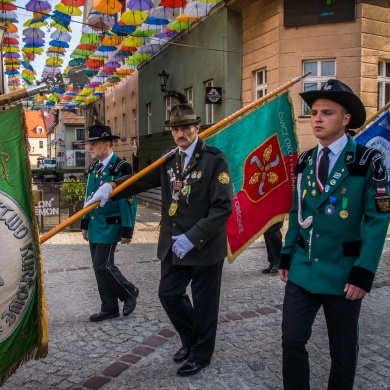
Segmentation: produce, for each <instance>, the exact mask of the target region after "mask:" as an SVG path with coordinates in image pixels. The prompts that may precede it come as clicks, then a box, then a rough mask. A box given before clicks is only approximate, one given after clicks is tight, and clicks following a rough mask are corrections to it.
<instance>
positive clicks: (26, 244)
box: [0, 190, 37, 342]
mask: <svg viewBox="0 0 390 390" xmlns="http://www.w3.org/2000/svg"><path fill="white" fill-rule="evenodd" d="M0 246H1V248H2V249H1V251H0V342H3V341H5V340H6V339H7V338H8V337H9V336H10V335H11V334H12V333H13V332H14V330H15V329H16V328H17V327H18V325H19V324H20V322H21V321H22V319H23V317H24V316H25V314H26V312H27V310H28V308H29V306H30V304H31V300H32V297H33V296H34V291H35V282H36V278H37V268H36V255H35V254H36V250H35V245H34V236H33V232H32V229H31V225H30V221H29V218H28V217H27V215H26V214H25V212H24V210H23V209H22V208H21V207H20V205H19V204H18V203H17V202H16V201H15V200H14V199H13V198H12V197H10V196H9V195H8V194H6V193H5V192H3V191H1V190H0Z"/></svg>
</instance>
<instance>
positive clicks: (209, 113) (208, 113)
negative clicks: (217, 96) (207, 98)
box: [204, 80, 214, 125]
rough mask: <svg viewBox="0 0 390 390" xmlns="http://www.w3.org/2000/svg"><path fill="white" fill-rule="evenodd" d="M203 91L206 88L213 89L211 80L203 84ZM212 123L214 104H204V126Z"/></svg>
mask: <svg viewBox="0 0 390 390" xmlns="http://www.w3.org/2000/svg"><path fill="white" fill-rule="evenodd" d="M204 85H205V89H204V90H205V91H206V87H213V86H214V85H213V80H208V81H206V82H205V83H204ZM213 123H214V104H207V103H206V104H205V124H206V125H211V124H213Z"/></svg>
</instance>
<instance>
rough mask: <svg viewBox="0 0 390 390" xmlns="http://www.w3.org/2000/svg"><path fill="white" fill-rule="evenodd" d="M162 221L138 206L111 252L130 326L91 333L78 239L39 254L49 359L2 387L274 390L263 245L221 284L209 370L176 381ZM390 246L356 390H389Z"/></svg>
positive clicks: (276, 328)
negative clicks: (128, 298) (123, 241)
mask: <svg viewBox="0 0 390 390" xmlns="http://www.w3.org/2000/svg"><path fill="white" fill-rule="evenodd" d="M158 221H159V214H158V212H157V211H155V210H152V209H147V208H145V207H142V206H140V207H139V209H138V217H137V226H136V232H135V235H134V239H133V242H132V243H131V244H130V245H123V246H121V245H118V250H117V253H116V263H117V265H118V266H119V268H120V269H121V271H122V272H123V273H124V274H125V275H126V276H127V277H128V278H129V279H130V280H131V281H132V282H133V283H134V284H136V286H137V287H138V288H139V290H140V295H139V298H138V305H137V308H136V310H135V312H134V313H133V314H132V315H131V316H130V317H126V318H124V317H122V316H121V317H119V318H116V319H112V320H107V321H103V322H100V323H92V322H90V321H89V320H88V317H89V316H90V314H92V313H93V312H96V311H99V309H100V300H99V296H98V292H97V288H96V282H95V279H94V274H93V270H92V268H91V260H90V255H89V248H88V245H87V243H86V242H85V241H83V240H82V239H81V233H75V232H61V233H59V234H57V235H56V236H54V237H53V238H51V239H50V240H48V241H47V242H46V243H44V244H43V245H42V250H43V257H44V269H45V288H46V295H47V301H48V308H49V354H48V356H47V357H46V358H45V359H41V360H38V361H31V362H28V363H26V364H25V365H23V366H22V367H20V368H19V369H18V370H17V372H16V373H15V374H14V375H13V376H12V377H11V378H9V379H8V381H7V382H6V383H5V384H4V386H3V389H4V390H19V389H36V390H46V389H73V390H76V389H79V390H81V389H83V390H86V389H102V390H124V389H145V390H153V389H166V390H168V389H169V390H175V389H191V390H195V389H213V390H214V389H215V390H219V389H232V390H233V389H239V390H241V389H259V390H260V389H267V390H268V389H281V388H282V380H281V346H280V334H281V332H280V325H281V304H282V299H283V288H284V285H283V283H282V282H281V281H280V280H279V278H278V277H277V276H269V275H262V274H261V269H262V268H264V266H265V265H266V250H265V244H264V241H263V239H262V238H260V239H259V240H257V241H256V242H255V243H254V244H253V245H251V246H250V247H249V248H248V249H247V250H246V251H245V252H244V253H243V254H241V255H240V257H239V258H238V259H236V261H235V262H234V263H233V264H228V263H226V264H225V266H224V271H223V272H224V275H223V280H222V295H221V306H220V324H219V327H218V335H217V344H216V349H215V353H214V356H213V359H212V362H211V364H210V366H208V367H207V368H206V369H205V370H203V371H202V372H201V373H200V374H198V375H195V376H193V377H189V378H181V377H178V376H176V374H175V373H176V370H177V368H178V366H177V365H176V364H175V363H174V362H173V360H172V356H173V354H174V353H175V352H176V350H177V349H178V347H179V346H180V342H179V338H178V336H177V334H176V333H175V332H174V331H173V328H172V326H171V324H170V322H169V320H168V318H167V316H166V314H165V312H164V311H163V309H162V307H161V305H160V303H159V300H158V297H157V287H158V282H159V273H160V264H159V260H157V258H156V243H157V237H158ZM389 301H390V243H389V238H388V241H387V243H386V247H385V250H384V253H383V257H382V261H381V264H380V267H379V271H378V274H377V278H376V281H375V287H374V288H373V290H372V292H371V293H370V294H369V296H368V297H367V298H365V301H364V303H363V309H362V314H361V317H360V318H361V319H360V328H361V342H360V344H361V348H360V353H359V365H358V371H357V377H356V385H355V389H361V390H363V389H364V390H370V389H372V390H378V389H390V384H389V383H390V380H389V378H390V345H389V340H390V327H389V320H388V316H389ZM308 349H309V352H310V357H311V369H312V389H313V390H320V389H325V388H326V383H327V375H328V370H329V363H330V362H329V357H328V343H327V334H326V328H325V323H324V318H323V316H322V315H320V316H319V317H318V318H317V320H316V322H315V325H314V327H313V336H312V339H311V341H310V343H309V345H308Z"/></svg>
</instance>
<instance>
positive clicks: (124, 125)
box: [104, 71, 139, 163]
mask: <svg viewBox="0 0 390 390" xmlns="http://www.w3.org/2000/svg"><path fill="white" fill-rule="evenodd" d="M138 115H139V114H138V74H137V71H135V72H134V73H133V74H132V75H130V76H127V77H126V78H124V79H123V80H122V81H120V82H119V83H118V84H116V85H115V88H111V89H110V91H108V92H107V93H106V95H105V115H104V117H105V124H106V125H107V126H110V127H111V131H112V134H114V135H118V136H120V137H121V138H120V139H119V140H118V141H115V142H114V151H115V153H117V154H118V156H119V157H121V158H123V157H125V158H126V160H127V161H129V162H130V163H132V161H133V155H137V152H138V134H139V131H138V122H139V121H138Z"/></svg>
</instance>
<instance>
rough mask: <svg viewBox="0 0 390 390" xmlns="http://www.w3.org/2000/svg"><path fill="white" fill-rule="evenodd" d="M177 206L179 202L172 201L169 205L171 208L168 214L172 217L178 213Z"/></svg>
mask: <svg viewBox="0 0 390 390" xmlns="http://www.w3.org/2000/svg"><path fill="white" fill-rule="evenodd" d="M177 207H178V204H177V203H175V202H172V203H171V205H170V206H169V210H168V215H169V216H170V217H173V216H174V215H175V214H176V211H177Z"/></svg>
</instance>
